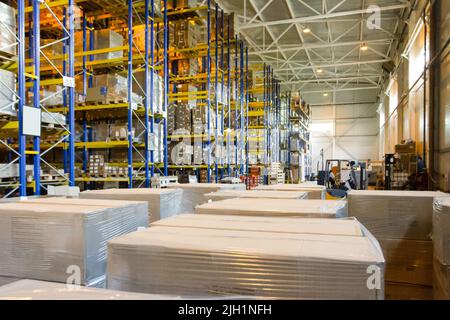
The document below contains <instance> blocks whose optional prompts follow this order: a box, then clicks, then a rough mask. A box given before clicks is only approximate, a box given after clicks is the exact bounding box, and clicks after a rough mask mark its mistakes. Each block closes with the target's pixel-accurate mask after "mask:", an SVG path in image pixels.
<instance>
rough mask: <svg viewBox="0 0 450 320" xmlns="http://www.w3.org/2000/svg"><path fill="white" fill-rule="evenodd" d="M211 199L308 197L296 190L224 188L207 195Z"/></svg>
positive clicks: (305, 193) (306, 194)
mask: <svg viewBox="0 0 450 320" xmlns="http://www.w3.org/2000/svg"><path fill="white" fill-rule="evenodd" d="M205 197H206V198H207V199H208V201H209V200H211V201H221V200H227V199H234V198H258V199H307V198H308V193H307V192H295V191H257V190H253V191H250V190H245V191H244V190H223V191H219V192H212V193H208V194H206V195H205Z"/></svg>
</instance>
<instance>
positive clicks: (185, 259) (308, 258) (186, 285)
mask: <svg viewBox="0 0 450 320" xmlns="http://www.w3.org/2000/svg"><path fill="white" fill-rule="evenodd" d="M202 217H203V216H202ZM222 218H223V220H224V221H227V220H229V219H230V218H232V217H225V216H223V217H222ZM233 218H234V217H233ZM297 220H298V222H299V223H300V222H303V219H297ZM315 220H317V221H318V220H319V219H315ZM327 221H328V222H321V224H320V225H319V224H312V225H311V221H310V220H308V221H306V220H305V222H306V223H307V224H309V225H310V226H311V228H313V229H314V232H311V233H310V232H309V230H308V229H309V228H308V227H307V226H305V227H303V228H302V227H300V228H299V229H298V231H297V230H295V229H292V228H291V233H285V232H284V230H286V228H289V227H290V226H291V223H292V219H286V220H284V219H283V218H277V219H274V220H270V221H261V222H260V224H261V225H266V226H268V227H266V229H265V230H264V231H260V230H256V231H255V230H253V229H250V230H242V226H243V225H246V226H247V227H248V228H252V223H251V222H248V221H247V222H244V223H243V224H241V223H240V221H235V225H236V226H237V228H241V229H236V230H233V229H232V228H233V226H232V225H229V227H230V229H229V230H226V229H223V228H221V226H222V225H223V224H222V223H221V222H220V221H212V222H208V221H206V222H205V224H204V225H203V226H201V227H191V223H192V220H191V219H184V222H186V224H183V222H181V221H180V222H179V223H177V224H178V225H180V227H178V226H174V227H172V226H152V227H151V228H149V229H146V230H143V231H140V232H135V233H133V234H129V235H126V236H123V237H119V238H116V239H114V240H112V241H110V242H109V243H108V288H109V289H113V290H125V291H133V292H143V293H152V294H179V295H194V296H199V295H207V296H215V297H224V296H225V297H226V296H228V295H245V296H253V297H262V298H275V299H383V298H384V294H383V291H384V285H383V283H384V279H383V275H384V258H383V254H382V252H381V250H380V249H379V245H378V244H377V242H376V240H375V239H374V238H373V237H372V236H370V234H366V233H365V232H363V231H362V229H363V227H362V226H361V225H360V224H359V223H357V221H355V220H354V221H346V222H343V221H341V220H333V219H328V220H327ZM161 223H164V221H161ZM209 223H210V225H208V224H209ZM272 223H277V225H272ZM347 223H348V224H350V223H353V225H352V226H350V225H347V226H344V224H347ZM296 226H298V227H299V225H298V224H297V225H296ZM217 227H219V228H217ZM345 228H347V229H345ZM335 230H336V232H334V231H335ZM337 230H339V231H337ZM368 270H376V272H375V273H376V276H375V278H376V279H377V280H376V281H374V282H373V283H372V282H371V280H370V276H371V274H372V273H370V272H368ZM368 284H370V285H368Z"/></svg>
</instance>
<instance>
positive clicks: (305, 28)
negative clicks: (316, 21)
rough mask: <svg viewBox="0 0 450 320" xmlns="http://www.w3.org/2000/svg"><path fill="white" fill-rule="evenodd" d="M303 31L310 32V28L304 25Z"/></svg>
mask: <svg viewBox="0 0 450 320" xmlns="http://www.w3.org/2000/svg"><path fill="white" fill-rule="evenodd" d="M303 33H311V29H310V28H309V27H304V28H303Z"/></svg>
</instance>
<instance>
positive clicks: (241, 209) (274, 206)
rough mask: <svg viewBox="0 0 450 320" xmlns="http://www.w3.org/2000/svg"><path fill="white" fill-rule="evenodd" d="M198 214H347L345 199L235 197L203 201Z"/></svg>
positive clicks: (287, 215)
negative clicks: (281, 199) (208, 201)
mask: <svg viewBox="0 0 450 320" xmlns="http://www.w3.org/2000/svg"><path fill="white" fill-rule="evenodd" d="M195 212H196V213H199V214H218V215H243V216H269V217H298V218H304V217H310V218H342V217H346V216H347V202H346V201H332V200H297V199H283V201H280V200H279V199H255V198H235V199H228V200H223V201H217V202H211V203H205V204H202V205H199V206H197V207H196V208H195Z"/></svg>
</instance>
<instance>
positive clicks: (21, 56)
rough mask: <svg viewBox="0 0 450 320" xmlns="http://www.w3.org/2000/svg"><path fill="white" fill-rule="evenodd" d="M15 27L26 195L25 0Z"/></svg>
mask: <svg viewBox="0 0 450 320" xmlns="http://www.w3.org/2000/svg"><path fill="white" fill-rule="evenodd" d="M17 6H18V10H17V11H18V12H17V27H18V32H19V34H18V38H19V39H18V40H19V44H18V51H19V52H18V54H19V60H18V67H19V68H18V71H19V72H18V75H17V77H18V86H19V87H18V89H19V90H18V96H19V101H18V102H19V103H18V117H19V136H18V139H19V141H18V142H19V152H18V153H19V155H20V159H19V182H20V186H19V195H20V196H21V197H26V196H27V176H26V174H27V172H26V152H25V148H26V137H25V135H24V134H23V111H24V106H25V98H26V96H25V85H26V84H25V58H26V57H25V0H18V1H17Z"/></svg>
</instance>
